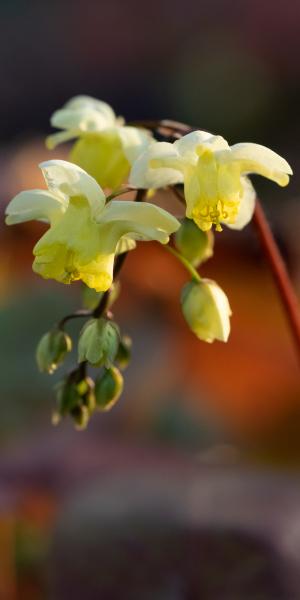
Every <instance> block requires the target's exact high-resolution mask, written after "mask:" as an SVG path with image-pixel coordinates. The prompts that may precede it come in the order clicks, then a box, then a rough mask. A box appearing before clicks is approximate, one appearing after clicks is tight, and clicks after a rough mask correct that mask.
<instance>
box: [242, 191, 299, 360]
mask: <svg viewBox="0 0 300 600" xmlns="http://www.w3.org/2000/svg"><path fill="white" fill-rule="evenodd" d="M253 221H254V224H255V226H256V229H257V232H258V235H259V237H260V241H261V244H262V247H263V250H264V253H265V256H266V258H267V260H268V263H269V266H270V268H271V271H272V274H273V277H274V280H275V283H276V285H277V288H278V291H279V293H280V296H281V300H282V303H283V306H284V309H285V312H286V315H287V318H288V321H289V324H290V328H291V332H292V335H293V336H294V341H295V343H296V347H297V350H298V353H299V358H300V311H299V304H298V299H297V296H296V293H295V291H294V288H293V285H292V282H291V280H290V277H289V274H288V272H287V269H286V265H285V263H284V260H283V258H282V256H281V254H280V252H279V248H278V246H277V244H276V242H275V239H274V236H273V233H272V231H271V228H270V225H269V223H268V221H267V219H266V216H265V213H264V210H263V208H262V206H261V203H260V201H259V200H258V199H257V201H256V207H255V211H254V217H253Z"/></svg>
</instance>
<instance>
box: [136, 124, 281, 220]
mask: <svg viewBox="0 0 300 600" xmlns="http://www.w3.org/2000/svg"><path fill="white" fill-rule="evenodd" d="M249 173H257V174H259V175H262V176H263V177H267V178H268V179H271V180H272V181H275V182H276V183H277V184H278V185H280V186H286V185H287V184H288V182H289V175H291V174H292V170H291V167H290V166H289V164H288V163H287V161H286V160H285V159H284V158H282V157H281V156H279V155H278V154H276V153H275V152H273V151H272V150H270V149H269V148H266V147H265V146H261V145H259V144H252V143H241V144H235V145H233V146H229V145H228V143H227V142H226V140H225V139H224V138H223V137H221V136H215V135H212V134H211V133H208V132H206V131H194V132H192V133H189V134H187V135H185V136H183V137H182V138H181V139H179V140H176V141H175V142H174V143H173V144H171V143H167V142H156V143H153V144H152V145H151V146H149V148H148V149H147V150H146V151H145V152H144V153H143V154H142V155H141V156H140V157H139V158H138V159H137V160H136V161H135V163H134V164H133V167H132V171H131V175H130V178H129V181H130V183H131V184H133V185H135V186H136V187H140V188H145V189H148V188H152V189H153V188H158V187H165V186H167V185H174V184H177V183H183V184H184V195H185V201H186V216H187V217H188V218H190V219H193V220H194V221H195V223H196V224H197V225H198V227H200V229H202V230H203V231H208V230H209V229H211V227H212V226H213V225H214V226H215V228H216V230H217V231H221V230H222V223H224V224H226V225H227V226H228V227H231V228H232V229H242V228H243V227H245V225H247V223H248V222H249V221H250V220H251V218H252V215H253V211H254V207H255V190H254V188H253V186H252V184H251V182H250V180H249V178H248V177H247V175H248V174H249Z"/></svg>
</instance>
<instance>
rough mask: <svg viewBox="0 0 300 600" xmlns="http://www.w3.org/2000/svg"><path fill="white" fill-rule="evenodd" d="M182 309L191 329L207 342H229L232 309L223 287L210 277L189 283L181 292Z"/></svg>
mask: <svg viewBox="0 0 300 600" xmlns="http://www.w3.org/2000/svg"><path fill="white" fill-rule="evenodd" d="M181 303H182V311H183V315H184V317H185V320H186V321H187V323H188V325H189V327H190V328H191V330H192V331H193V332H194V333H195V335H196V336H197V337H198V338H199V339H200V340H203V341H205V342H213V341H214V340H220V341H221V342H227V340H228V336H229V333H230V320H229V317H230V315H231V309H230V306H229V302H228V298H227V296H226V294H225V293H224V292H223V290H221V288H220V287H219V286H218V285H217V284H216V283H215V282H214V281H211V280H210V279H202V280H201V281H200V282H195V281H191V282H190V283H187V284H186V285H185V286H184V288H183V290H182V292H181Z"/></svg>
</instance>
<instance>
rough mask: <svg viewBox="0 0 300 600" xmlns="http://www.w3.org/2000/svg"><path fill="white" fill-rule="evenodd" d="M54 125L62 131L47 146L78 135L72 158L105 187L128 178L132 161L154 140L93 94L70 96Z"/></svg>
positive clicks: (53, 120)
mask: <svg viewBox="0 0 300 600" xmlns="http://www.w3.org/2000/svg"><path fill="white" fill-rule="evenodd" d="M51 125H52V126H53V127H57V128H58V129H62V130H63V131H61V132H58V133H54V134H53V135H50V136H49V137H48V138H47V140H46V144H47V146H48V148H50V149H52V148H55V147H56V146H57V145H58V144H60V143H62V142H66V141H69V140H73V139H76V138H78V139H77V141H76V142H75V144H74V146H73V148H72V150H71V154H70V160H71V162H74V163H75V164H77V165H79V166H80V167H81V168H83V169H84V170H85V171H87V172H88V173H89V174H90V175H92V177H94V178H95V179H96V181H98V183H99V184H100V185H101V186H102V187H104V188H105V187H108V188H111V189H116V188H117V187H119V185H120V184H121V183H122V182H123V181H125V180H126V179H127V177H128V174H129V171H130V165H131V164H132V162H134V160H135V159H136V158H137V157H138V156H139V155H140V154H141V152H143V151H144V150H145V149H146V147H147V146H148V144H149V143H151V142H152V138H151V134H150V132H148V131H146V130H144V129H139V128H137V127H129V126H126V125H125V123H124V119H122V118H121V117H117V116H116V115H115V113H114V111H113V109H112V108H111V107H110V106H109V105H108V104H106V103H105V102H102V101H101V100H96V99H95V98H91V97H90V96H75V97H74V98H72V99H71V100H69V101H68V102H67V103H66V104H65V105H64V106H63V107H62V108H61V109H59V110H57V111H55V112H54V114H53V115H52V117H51Z"/></svg>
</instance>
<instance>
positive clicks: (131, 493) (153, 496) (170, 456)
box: [0, 0, 300, 600]
mask: <svg viewBox="0 0 300 600" xmlns="http://www.w3.org/2000/svg"><path fill="white" fill-rule="evenodd" d="M0 16H1V21H0V33H1V35H0V57H1V59H0V80H1V82H2V85H1V96H0V108H1V115H2V119H1V121H0V173H1V186H0V202H1V212H2V210H3V211H4V209H5V206H6V204H7V203H8V201H9V200H10V199H11V198H12V197H13V195H14V194H16V193H17V192H18V191H20V190H22V189H28V188H34V187H40V186H41V187H42V186H43V183H42V178H41V175H40V173H39V169H38V167H37V165H38V163H39V162H41V161H42V160H46V159H48V158H67V147H66V146H65V147H63V146H61V147H58V148H57V149H56V150H55V151H53V152H52V153H50V152H49V151H48V150H46V148H45V145H44V139H45V136H46V135H47V134H49V133H50V125H49V118H50V115H51V114H52V112H53V111H54V110H55V109H57V108H59V107H61V105H62V104H64V103H65V102H66V101H67V100H68V99H69V98H71V97H72V96H74V95H77V94H88V95H91V96H95V97H96V98H99V99H102V100H105V101H106V102H108V103H110V104H111V105H112V106H113V108H114V109H115V111H116V113H117V114H121V115H123V116H124V117H125V118H126V120H133V119H134V120H136V119H147V118H149V119H157V118H158V119H159V118H171V119H176V120H178V121H183V122H187V123H190V124H191V125H193V126H198V127H199V128H203V129H206V130H210V131H213V132H215V133H218V134H221V135H223V136H224V137H225V138H226V139H227V140H228V141H229V143H231V144H232V143H236V142H240V141H241V142H242V141H252V142H257V143H261V144H264V145H266V146H269V147H271V148H272V149H273V150H275V151H277V152H278V153H279V154H281V155H282V156H284V157H285V158H286V159H287V160H288V162H289V163H290V164H291V166H292V168H293V170H294V173H295V175H294V176H293V178H292V181H291V183H290V185H289V186H288V187H287V188H284V189H281V188H279V187H277V186H276V185H275V184H273V183H272V182H268V181H262V180H260V179H259V178H253V180H254V184H255V185H256V187H257V190H258V194H259V195H260V197H261V199H262V202H263V205H264V207H265V210H266V212H267V215H268V218H269V220H270V222H271V225H272V228H273V231H274V233H275V235H276V239H277V241H278V243H279V245H280V248H281V251H282V253H283V255H284V258H285V259H286V261H287V265H288V269H289V272H290V274H291V277H292V280H293V282H294V284H295V286H296V289H297V290H299V288H300V247H299V241H298V238H299V233H298V232H299V216H300V211H299V179H300V175H299V173H300V170H299V169H298V165H299V158H300V157H299V153H300V150H299V129H300V121H299V102H300V84H299V82H300V61H299V52H300V41H299V19H300V3H299V2H298V1H297V0H287V1H286V0H285V1H284V0H277V1H276V3H274V2H272V1H271V0H259V1H258V0H251V1H250V0H244V1H243V2H234V1H233V0H211V1H210V2H209V3H205V2H200V1H198V2H197V1H196V0H185V2H182V1H179V0H164V2H160V1H159V0H152V2H151V3H147V4H144V3H141V2H139V1H138V0H127V1H126V2H122V1H121V0H110V1H109V2H105V1H102V2H101V0H99V1H98V2H96V1H94V2H93V1H89V0H86V1H85V2H84V1H83V0H72V2H68V1H67V0H60V1H59V2H58V1H56V0H52V2H36V1H33V0H27V2H26V3H24V2H21V1H19V0H9V1H8V0H7V1H5V0H1V1H0ZM159 200H160V201H161V203H162V204H163V205H164V206H170V201H171V199H170V198H169V197H168V194H167V193H162V194H161V197H160V199H159ZM0 230H1V247H0V258H1V260H0V330H1V340H2V343H1V346H0V357H1V362H0V364H1V418H0V434H1V439H0V443H1V455H0V483H1V485H0V600H2V599H3V600H15V599H19V598H20V599H22V600H37V599H44V598H51V599H52V598H53V599H54V598H55V600H64V599H69V598H72V599H75V600H76V599H77V598H78V599H81V598H85V599H87V600H94V599H98V598H103V599H104V600H110V599H112V600H113V599H114V598H121V597H122V598H124V599H125V600H126V599H127V598H128V599H133V600H135V599H136V600H148V599H149V600H156V599H158V600H169V599H170V600H181V599H187V600H193V599H196V600H197V599H198V598H199V599H200V598H201V599H202V598H204V599H209V600H232V599H234V600H248V599H249V600H256V599H257V600H260V599H263V600H265V599H272V600H273V599H275V600H276V599H278V598H279V599H281V598H282V599H286V600H293V599H294V598H295V599H296V598H299V597H300V581H299V552H300V526H299V523H300V521H299V518H300V513H299V508H298V506H299V501H300V490H299V485H300V483H299V471H298V469H299V466H300V442H299V440H300V410H299V400H300V382H299V363H298V361H297V356H296V354H295V351H294V347H293V341H292V339H291V335H290V332H289V330H288V327H287V323H286V319H285V315H284V312H283V310H282V306H281V304H280V302H279V300H278V298H277V294H276V289H275V287H274V284H273V280H272V278H271V275H270V273H269V271H268V268H267V266H266V264H265V262H264V257H263V255H262V252H261V248H260V245H259V242H258V240H257V237H256V232H255V230H254V227H253V226H252V225H249V226H248V227H247V228H246V229H245V230H243V231H242V232H240V233H237V232H231V231H229V230H227V231H224V232H223V233H222V234H221V235H219V236H217V238H216V244H215V256H214V257H213V258H212V259H210V260H209V261H208V263H206V264H205V266H204V268H203V269H202V271H201V272H203V274H205V275H206V276H208V277H211V278H212V279H216V280H217V281H218V283H219V284H220V285H221V286H222V287H223V289H224V290H225V292H226V293H227V295H228V296H229V299H230V303H231V306H232V310H233V318H232V334H231V337H230V340H229V343H228V344H227V345H224V344H221V343H217V342H216V343H215V344H213V345H207V344H204V343H201V342H200V341H199V340H197V338H196V337H194V336H193V334H192V333H191V332H190V331H189V330H188V329H187V327H186V325H185V323H184V321H183V318H182V315H181V312H180V306H179V294H180V290H181V288H182V285H183V284H184V283H185V281H186V274H185V272H184V271H183V270H182V269H181V267H180V266H179V265H177V263H176V261H175V259H173V257H172V256H170V255H167V254H166V252H165V251H164V250H163V248H160V247H158V246H156V245H155V244H143V245H142V244H140V245H139V247H138V249H137V250H136V251H135V252H132V253H131V254H130V256H129V257H128V259H127V261H126V265H125V267H124V270H123V271H122V276H121V281H122V294H121V296H120V299H119V300H118V302H117V304H116V305H115V311H114V312H115V317H116V319H117V320H118V321H119V322H120V324H121V326H122V329H123V331H124V332H126V333H128V334H129V335H130V336H131V337H132V338H133V342H134V345H133V358H132V363H131V366H130V367H129V369H128V370H127V371H126V385H125V392H124V394H123V396H122V398H121V400H120V402H119V403H118V405H117V406H116V407H115V408H114V409H113V411H112V412H111V413H109V414H104V415H100V414H99V416H95V417H94V418H93V420H92V422H91V424H90V426H89V427H88V429H87V430H86V431H84V432H74V431H73V428H72V424H71V423H68V422H66V423H62V424H60V425H59V427H58V428H53V426H52V425H51V419H50V418H51V413H52V410H53V408H54V393H53V385H54V383H55V382H56V381H58V380H59V379H60V378H61V373H60V372H58V374H57V375H56V374H55V375H53V376H52V377H47V376H45V375H40V374H39V373H38V371H37V367H36V365H35V359H34V353H35V347H36V345H37V342H38V340H39V338H40V337H41V335H42V334H43V333H44V332H45V331H47V330H48V329H49V328H50V327H51V326H52V325H53V324H54V323H56V322H57V320H58V319H60V318H61V317H62V316H63V315H65V314H67V313H69V312H72V310H73V309H75V308H77V307H78V306H79V305H80V302H81V288H80V285H79V284H78V285H77V284H73V285H72V286H65V287H63V286H60V285H59V284H55V283H53V282H46V281H43V280H40V279H38V277H37V276H35V275H34V274H33V273H32V270H31V263H32V247H33V245H34V243H35V241H36V240H37V239H38V237H39V236H40V235H41V232H42V231H43V230H44V228H43V225H40V224H37V223H27V224H24V225H18V226H15V227H13V228H5V226H4V225H3V219H2V220H1V224H0ZM69 331H70V333H73V334H74V335H75V334H77V333H78V331H79V324H78V323H75V324H74V325H73V324H70V327H69ZM72 358H73V360H74V356H73V357H72ZM71 363H72V359H71V361H70V365H71ZM67 366H68V365H67Z"/></svg>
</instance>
